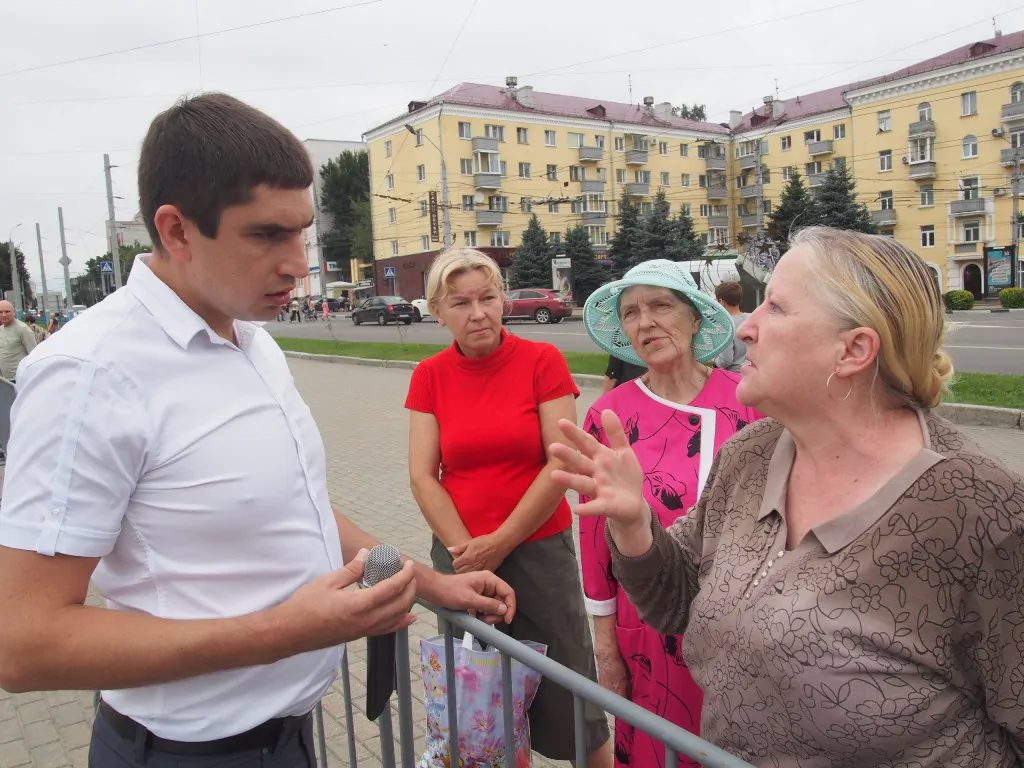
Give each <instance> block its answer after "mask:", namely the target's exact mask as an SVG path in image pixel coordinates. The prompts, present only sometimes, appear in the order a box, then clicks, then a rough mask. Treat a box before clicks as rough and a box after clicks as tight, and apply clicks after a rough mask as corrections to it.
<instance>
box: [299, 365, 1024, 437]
mask: <svg viewBox="0 0 1024 768" xmlns="http://www.w3.org/2000/svg"><path fill="white" fill-rule="evenodd" d="M282 351H283V352H284V356H285V357H291V358H295V359H296V360H312V361H314V362H320V363H334V364H340V365H364V366H367V367H369V368H395V369H399V370H403V371H411V370H412V369H413V368H415V367H416V366H417V365H418V363H416V362H414V361H412V360H375V359H373V358H369V357H348V356H345V355H315V354H312V353H309V352H289V351H287V350H282ZM572 379H573V381H575V382H576V386H578V387H579V388H580V389H598V388H600V387H601V383H602V382H603V381H604V377H603V376H595V375H593V374H589V373H574V374H572ZM935 412H936V413H937V414H938V415H939V416H941V417H942V418H944V419H945V420H946V421H949V422H951V423H953V424H957V425H959V426H963V427H999V428H1000V429H1021V430H1024V410H1018V409H1016V408H993V407H992V406H988V405H967V404H964V403H943V404H942V405H940V406H939V407H938V408H936V409H935Z"/></svg>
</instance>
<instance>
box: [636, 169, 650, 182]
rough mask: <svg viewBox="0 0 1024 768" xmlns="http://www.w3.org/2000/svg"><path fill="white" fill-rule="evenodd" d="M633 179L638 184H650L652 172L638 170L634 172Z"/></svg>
mask: <svg viewBox="0 0 1024 768" xmlns="http://www.w3.org/2000/svg"><path fill="white" fill-rule="evenodd" d="M633 180H634V181H635V182H636V183H637V184H650V183H651V172H650V171H636V172H634V174H633Z"/></svg>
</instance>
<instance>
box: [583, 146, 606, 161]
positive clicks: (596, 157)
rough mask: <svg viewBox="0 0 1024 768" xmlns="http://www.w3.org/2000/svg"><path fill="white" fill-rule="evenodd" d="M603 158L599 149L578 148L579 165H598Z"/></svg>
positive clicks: (602, 153) (601, 150) (602, 152)
mask: <svg viewBox="0 0 1024 768" xmlns="http://www.w3.org/2000/svg"><path fill="white" fill-rule="evenodd" d="M603 158H604V150H603V149H602V148H601V147H580V162H581V163H599V162H601V160H602V159H603Z"/></svg>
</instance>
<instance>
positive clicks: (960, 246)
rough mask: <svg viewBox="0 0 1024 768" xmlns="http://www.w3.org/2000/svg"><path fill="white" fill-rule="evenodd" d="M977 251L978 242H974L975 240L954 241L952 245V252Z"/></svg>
mask: <svg viewBox="0 0 1024 768" xmlns="http://www.w3.org/2000/svg"><path fill="white" fill-rule="evenodd" d="M977 252H978V243H976V242H973V243H955V244H954V245H953V253H959V254H964V253H977Z"/></svg>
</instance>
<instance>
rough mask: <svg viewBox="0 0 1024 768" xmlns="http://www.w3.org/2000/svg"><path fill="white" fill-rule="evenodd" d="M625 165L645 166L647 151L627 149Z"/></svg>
mask: <svg viewBox="0 0 1024 768" xmlns="http://www.w3.org/2000/svg"><path fill="white" fill-rule="evenodd" d="M626 165H647V150H646V149H627V150H626Z"/></svg>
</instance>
